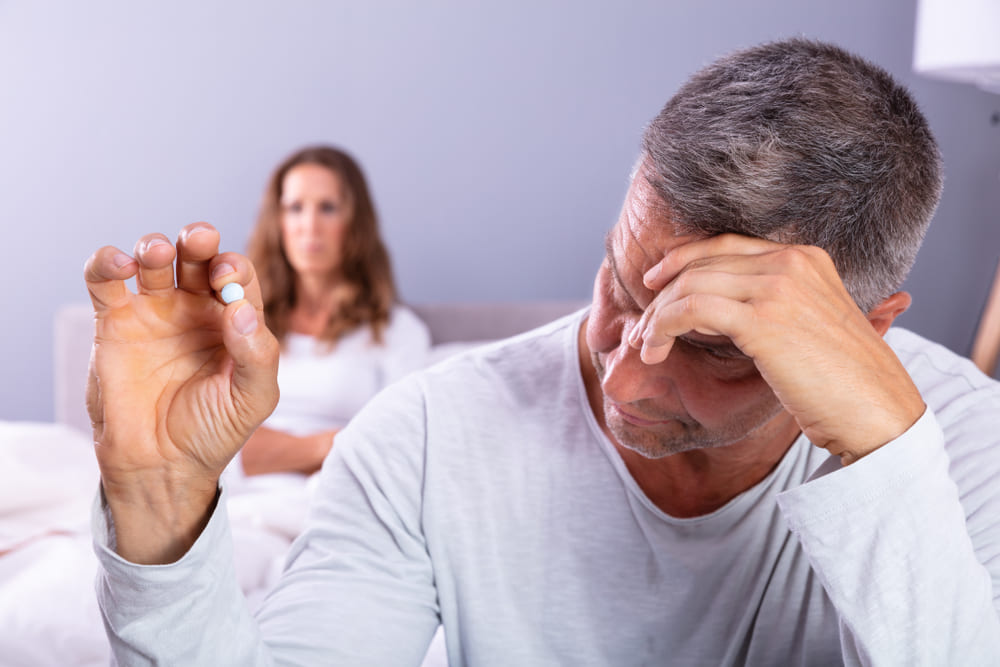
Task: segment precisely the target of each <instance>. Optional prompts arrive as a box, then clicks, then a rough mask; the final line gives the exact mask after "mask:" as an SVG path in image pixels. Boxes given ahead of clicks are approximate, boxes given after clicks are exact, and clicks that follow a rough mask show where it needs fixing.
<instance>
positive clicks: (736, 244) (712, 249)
mask: <svg viewBox="0 0 1000 667" xmlns="http://www.w3.org/2000/svg"><path fill="white" fill-rule="evenodd" d="M785 247H787V246H783V245H781V244H779V243H774V242H773V241H767V240H765V239H757V238H752V237H749V236H740V235H739V234H721V235H719V236H713V237H710V238H707V239H699V240H697V241H691V242H690V243H684V244H682V245H679V246H677V247H676V248H674V249H673V250H671V251H670V252H668V253H667V254H666V255H664V257H663V259H661V260H660V261H659V262H657V263H656V264H654V265H653V266H652V267H650V269H649V270H648V271H646V273H645V274H644V275H643V277H642V280H643V283H644V284H645V286H646V287H648V288H649V289H651V290H654V291H659V290H661V289H663V288H664V287H665V286H666V285H667V284H668V283H669V282H670V281H671V280H673V279H674V278H675V277H677V274H679V273H680V272H681V271H683V270H684V269H685V268H686V267H688V266H690V265H692V264H693V263H695V262H700V261H704V260H713V259H722V258H733V257H736V256H745V257H752V256H755V255H761V254H764V253H768V252H775V251H777V250H780V249H782V248H785Z"/></svg>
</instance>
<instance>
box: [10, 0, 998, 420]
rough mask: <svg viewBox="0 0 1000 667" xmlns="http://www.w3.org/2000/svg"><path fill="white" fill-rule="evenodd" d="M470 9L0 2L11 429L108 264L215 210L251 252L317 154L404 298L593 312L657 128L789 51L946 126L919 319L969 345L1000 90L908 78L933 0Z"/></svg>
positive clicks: (981, 273)
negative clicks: (595, 286) (701, 87)
mask: <svg viewBox="0 0 1000 667" xmlns="http://www.w3.org/2000/svg"><path fill="white" fill-rule="evenodd" d="M484 4H485V3H484ZM473 5H474V3H468V2H459V1H458V0H454V1H451V0H448V1H445V0H442V1H437V2H409V1H402V0H399V1H392V2H388V1H372V2H346V1H343V2H287V3H278V2H264V1H262V0H251V1H248V2H239V3H237V2H230V3H224V2H192V1H190V0H183V1H175V2H170V3H166V2H164V3H155V5H154V3H130V2H125V1H124V0H122V1H120V2H109V1H107V0H90V1H88V2H70V1H66V2H30V1H28V0H24V1H20V2H18V1H6V2H5V1H2V0H0V221H2V225H3V231H4V241H5V243H4V247H5V252H4V261H3V262H2V263H0V277H2V278H3V285H5V287H4V289H3V290H2V297H0V298H2V299H3V302H2V306H3V310H2V312H3V313H4V316H5V326H4V333H3V345H2V346H0V368H2V369H3V383H2V387H0V418H4V419H27V420H43V421H44V420H49V419H51V418H52V407H51V388H52V383H51V375H52V355H51V346H52V334H51V321H52V317H53V313H54V311H55V309H56V307H57V306H59V305H60V304H63V303H69V302H78V301H81V300H85V299H86V293H85V290H84V286H83V282H82V280H81V269H82V266H83V262H84V260H85V259H86V257H87V256H88V255H89V254H90V252H92V251H93V250H94V249H96V248H97V247H98V246H100V245H104V244H113V245H117V246H119V247H121V248H122V249H125V250H130V249H131V248H132V245H133V243H134V241H135V239H136V238H137V236H138V235H140V234H141V233H144V232H147V231H162V232H164V233H166V234H167V235H168V236H174V235H175V234H176V232H177V230H178V229H179V228H180V227H181V226H182V225H184V224H186V223H188V222H192V221H196V220H208V221H211V222H213V223H214V224H216V225H217V226H218V227H219V228H220V229H221V230H222V232H223V240H224V245H226V246H227V247H228V248H230V249H237V250H242V248H243V246H244V243H245V240H246V234H247V230H248V228H249V225H250V223H251V221H252V220H253V218H254V214H255V210H256V206H257V203H258V200H259V196H260V191H261V188H262V186H263V184H264V181H265V179H266V176H267V174H268V172H269V170H270V169H271V168H272V167H273V165H274V164H275V163H276V162H277V161H278V160H279V159H280V158H281V157H283V156H284V155H285V154H286V153H288V152H289V151H290V150H292V149H293V148H296V147H298V146H300V145H302V144H304V143H307V142H317V141H323V142H333V143H337V144H340V145H342V146H345V147H347V148H348V149H349V150H351V151H352V152H354V153H355V154H356V155H357V156H358V157H359V158H360V160H361V161H362V163H363V164H364V166H365V168H366V170H367V172H368V175H369V177H370V179H371V182H372V184H373V188H374V193H375V196H376V200H377V202H378V206H379V209H380V213H381V215H382V218H383V225H384V231H385V235H386V237H387V239H388V243H389V246H390V249H391V251H392V253H393V256H394V259H395V264H396V268H397V274H398V278H399V282H400V284H401V287H402V293H403V297H404V298H405V299H406V300H409V301H412V302H426V301H453V300H473V299H476V300H481V299H485V300H493V301H503V300H514V299H549V298H557V299H572V298H584V297H586V296H587V295H589V293H590V287H591V281H592V276H593V273H594V270H595V269H596V267H597V264H598V262H599V260H600V257H601V255H602V244H601V239H602V235H603V233H604V231H605V230H606V229H607V228H608V226H609V225H610V224H611V223H612V221H613V220H614V218H615V216H616V214H617V211H618V207H619V205H620V203H621V198H622V195H623V193H624V189H625V185H626V175H627V172H628V170H629V167H630V166H631V163H632V160H633V159H634V156H635V153H636V148H637V145H638V138H639V135H640V132H641V129H642V127H643V124H644V123H645V122H646V121H647V120H648V119H649V118H650V117H651V116H652V115H654V114H655V113H656V111H657V110H658V109H659V107H660V106H661V105H662V103H663V102H664V101H666V99H667V98H668V97H669V95H670V94H671V92H672V91H673V90H674V89H675V88H676V87H677V86H678V85H679V83H680V82H681V81H682V80H683V79H684V78H685V76H686V75H688V74H689V73H690V72H692V71H693V70H695V69H696V68H698V67H699V66H700V65H702V64H704V63H706V62H707V61H709V60H711V59H712V58H713V57H715V56H717V55H719V54H721V53H723V52H725V51H729V50H732V49H734V48H737V47H741V46H747V45H750V44H753V43H756V42H759V41H763V40H767V39H772V38H777V37H784V36H790V35H804V36H808V37H815V38H821V39H828V40H833V41H836V42H839V43H841V44H842V45H844V46H846V47H848V48H850V49H853V50H856V51H858V52H860V53H861V54H863V55H865V56H867V57H870V58H872V59H874V60H876V61H877V62H879V63H881V64H882V65H883V66H885V67H886V68H887V69H889V70H890V71H892V72H894V73H895V74H896V75H898V77H899V78H900V79H901V80H902V81H904V82H905V83H906V84H908V85H909V86H910V87H911V89H912V90H913V91H914V93H915V95H916V96H917V98H918V99H919V100H920V102H921V103H922V105H923V107H924V109H925V110H926V113H927V114H928V116H929V117H930V120H931V123H932V125H933V127H934V128H935V129H936V132H937V135H938V138H939V140H940V142H941V145H942V148H943V150H944V155H945V160H946V165H947V178H948V181H947V187H946V192H945V196H944V200H943V202H942V204H941V207H940V209H939V212H938V214H937V217H936V221H935V223H934V225H933V226H932V231H931V233H930V235H929V237H928V239H927V243H926V246H925V248H924V250H923V251H922V254H921V257H920V258H919V260H918V266H917V268H916V270H915V271H914V273H913V274H912V276H911V279H910V280H909V284H908V288H909V289H910V290H911V291H912V292H913V294H914V296H915V299H916V302H915V305H914V307H913V309H912V311H911V312H909V313H908V314H906V315H905V316H904V317H903V320H902V322H903V324H905V325H906V326H909V327H910V328H912V329H915V330H917V331H919V332H921V333H923V334H925V335H927V336H929V337H931V338H934V339H936V340H939V341H940V342H942V343H944V344H946V345H948V346H949V347H951V348H953V349H955V350H957V351H959V352H962V353H966V352H967V351H968V348H969V345H970V342H971V337H972V332H973V329H974V326H975V323H976V320H977V318H978V315H979V310H980V308H981V306H982V303H983V300H984V298H985V294H986V289H987V285H988V282H989V276H990V275H991V273H992V270H993V268H994V265H995V263H996V261H997V257H998V255H1000V231H998V222H1000V185H998V174H1000V129H998V128H996V127H991V125H990V121H989V119H990V114H991V113H992V112H993V111H994V110H995V109H997V108H998V107H1000V98H998V96H991V95H988V94H986V93H982V92H979V91H977V90H975V89H974V88H972V87H969V86H963V85H959V84H950V83H941V82H935V81H930V80H926V79H923V78H920V77H918V76H917V75H915V74H913V73H912V71H911V67H910V63H911V58H912V44H913V27H914V12H915V8H914V1H913V0H890V1H882V2H870V1H869V0H842V1H841V2H823V3H819V2H816V3H806V2H801V0H771V1H768V2H760V1H758V2H752V3H749V2H743V1H741V0H721V1H718V2H712V3H705V2H665V1H662V0H661V1H654V0H642V1H637V2H631V3H618V2H610V1H609V2H598V1H596V0H590V1H587V2H574V3H560V4H555V3H549V2H535V1H525V0H512V1H511V0H508V1H506V2H494V3H489V4H486V5H485V6H473Z"/></svg>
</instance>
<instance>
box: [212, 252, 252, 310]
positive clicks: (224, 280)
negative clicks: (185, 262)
mask: <svg viewBox="0 0 1000 667" xmlns="http://www.w3.org/2000/svg"><path fill="white" fill-rule="evenodd" d="M208 274H209V285H210V286H211V289H212V290H214V291H216V292H220V291H221V290H222V288H223V287H225V286H226V285H228V284H230V283H239V284H240V285H241V286H242V287H243V291H244V298H245V299H246V300H247V301H249V302H250V303H251V304H252V305H253V307H254V308H255V309H257V310H258V311H260V310H261V309H263V307H264V302H263V299H262V297H261V293H260V283H259V282H258V281H257V273H256V271H254V268H253V264H251V263H250V260H249V259H247V258H246V257H244V256H243V255H241V254H239V253H235V252H224V253H221V254H219V255H216V256H215V257H213V258H212V260H211V261H210V262H209V267H208Z"/></svg>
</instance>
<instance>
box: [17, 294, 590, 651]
mask: <svg viewBox="0 0 1000 667" xmlns="http://www.w3.org/2000/svg"><path fill="white" fill-rule="evenodd" d="M584 305H585V303H584V302H581V301H543V302H525V303H495V304H490V303H442V304H423V305H412V306H411V308H413V310H414V311H415V312H416V313H417V314H418V315H419V316H420V317H421V318H422V319H423V320H424V321H425V322H426V323H427V325H428V327H429V329H430V331H431V340H432V343H433V348H432V354H431V359H430V360H429V363H433V362H434V361H437V360H440V359H442V358H444V357H446V356H448V355H450V354H453V353H455V352H457V351H460V350H462V349H466V348H468V347H470V346H473V345H476V344H479V343H482V342H485V341H488V340H493V339H496V338H501V337H504V336H508V335H513V334H516V333H519V332H521V331H525V330H528V329H530V328H533V327H535V326H538V325H540V324H543V323H545V322H548V321H550V320H552V319H555V318H557V317H559V316H562V315H565V314H567V313H570V312H573V311H574V310H577V309H578V308H580V307H582V306H584ZM92 326H93V323H92V312H91V309H90V306H89V305H87V304H69V305H66V306H63V307H61V308H60V309H59V310H58V311H57V314H56V317H55V322H54V366H55V377H54V396H53V398H54V408H55V422H54V423H32V422H0V474H2V475H3V480H2V481H0V489H2V490H0V628H2V629H0V662H2V663H3V664H4V665H8V664H9V665H32V666H47V665H52V666H56V665H58V666H60V667H65V666H68V665H77V666H90V665H95V666H96V665H107V664H108V659H109V654H108V647H107V642H106V639H105V636H104V629H103V626H102V623H101V618H100V614H99V611H98V608H97V603H96V599H95V596H94V587H93V582H94V573H95V569H96V558H95V556H94V554H93V551H92V548H91V540H90V529H89V521H90V510H91V504H92V502H93V498H94V494H95V491H96V489H97V485H98V470H97V465H96V462H95V459H94V455H93V450H92V447H91V441H90V435H89V420H88V419H87V415H86V411H85V409H84V407H83V394H84V384H85V380H86V372H87V364H88V359H89V355H90V342H91V337H92ZM309 483H310V481H309V479H308V478H305V477H302V476H296V475H274V476H271V475H268V476H262V477H261V478H250V479H248V480H244V481H243V482H242V483H241V484H240V486H238V487H235V488H234V489H233V493H232V494H231V498H230V502H229V505H228V510H229V513H230V517H231V520H232V524H233V533H234V540H235V542H236V546H237V575H238V577H239V579H240V583H241V585H242V587H243V589H244V592H245V593H246V595H247V599H248V601H249V603H250V605H251V606H255V605H257V604H259V603H260V601H261V600H262V599H263V596H264V594H265V593H266V591H267V589H268V587H269V586H270V585H271V583H273V581H274V580H275V578H276V577H277V576H278V573H279V571H280V568H281V564H282V562H283V555H284V552H285V550H286V549H287V547H288V544H289V543H290V541H291V540H292V538H293V537H294V536H295V534H296V533H297V532H298V529H299V527H300V526H301V524H302V520H303V518H304V507H305V506H306V499H307V497H308V493H309ZM444 664H446V661H445V658H444V653H443V645H442V642H441V638H440V635H439V636H438V637H437V638H436V639H435V642H434V643H433V644H432V646H431V650H430V652H429V653H428V657H427V660H426V661H425V665H426V666H428V667H430V666H431V665H435V666H436V665H444Z"/></svg>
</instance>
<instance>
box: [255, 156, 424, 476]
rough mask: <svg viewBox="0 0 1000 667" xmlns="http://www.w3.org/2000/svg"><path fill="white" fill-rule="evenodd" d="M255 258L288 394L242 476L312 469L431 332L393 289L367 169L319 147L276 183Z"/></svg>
mask: <svg viewBox="0 0 1000 667" xmlns="http://www.w3.org/2000/svg"><path fill="white" fill-rule="evenodd" d="M247 254H248V256H249V257H250V259H251V260H252V261H253V263H254V266H255V267H256V270H257V272H258V275H259V278H260V284H261V289H262V291H263V299H264V314H265V317H266V320H267V324H268V327H269V328H270V329H271V331H272V332H273V333H274V335H275V336H276V337H277V338H278V340H279V341H280V342H281V347H282V352H281V359H280V363H279V368H278V386H279V388H280V390H281V399H280V401H279V403H278V407H277V408H276V409H275V411H274V413H273V414H272V415H271V416H270V417H269V418H268V419H267V421H265V422H264V423H263V424H262V425H261V426H260V428H258V429H257V431H256V432H255V433H254V434H253V436H251V438H250V439H249V440H248V441H247V443H246V445H244V447H243V450H242V453H241V458H242V467H243V472H244V473H245V474H247V475H257V474H261V473H270V472H300V473H311V472H314V471H315V470H317V469H318V468H319V466H320V464H321V463H322V462H323V459H324V458H325V457H326V455H327V453H328V452H329V451H330V449H331V447H332V446H333V436H334V434H336V432H337V431H338V430H339V429H340V428H342V427H343V426H344V425H345V424H346V423H347V421H348V420H349V419H350V418H351V417H352V416H353V415H354V414H355V413H356V412H357V411H358V410H359V409H360V408H361V406H362V405H364V404H365V402H367V401H368V400H369V399H370V398H372V397H373V396H374V395H375V394H376V393H377V392H378V391H379V390H381V389H382V388H383V387H384V386H385V385H386V384H388V383H390V382H392V381H393V380H395V379H397V378H398V377H400V376H402V375H404V374H405V373H407V372H408V371H410V370H413V369H415V368H418V367H420V366H421V365H423V363H424V362H425V359H426V355H427V351H428V349H429V347H430V335H429V333H428V331H427V328H426V326H425V325H424V324H423V322H421V321H420V320H419V319H418V318H417V316H416V315H414V314H413V313H412V312H411V311H410V310H408V309H407V308H405V307H403V306H401V305H399V304H398V303H397V302H396V288H395V285H394V283H393V279H392V269H391V266H390V262H389V255H388V253H387V252H386V249H385V245H384V244H383V242H382V239H381V238H380V237H379V232H378V222H377V218H376V214H375V207H374V205H373V203H372V198H371V195H370V194H369V192H368V186H367V184H366V182H365V177H364V174H363V173H362V172H361V169H360V167H359V166H358V164H357V163H356V162H355V161H354V159H353V158H351V156H350V155H348V154H347V153H345V152H344V151H342V150H339V149H337V148H333V147H329V146H311V147H307V148H304V149H302V150H299V151H297V152H296V153H294V154H292V155H291V156H289V157H288V158H287V159H286V160H285V161H284V162H283V163H282V164H281V165H279V166H278V168H277V169H276V170H275V172H274V173H273V175H272V176H271V179H270V182H269V184H268V187H267V190H266V192H265V194H264V201H263V203H262V206H261V211H260V215H259V218H258V220H257V225H256V227H255V228H254V230H253V233H252V235H251V237H250V243H249V246H248V249H247Z"/></svg>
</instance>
